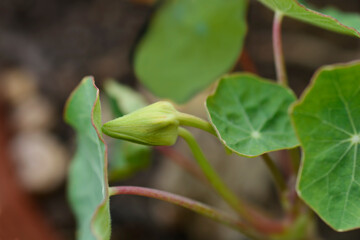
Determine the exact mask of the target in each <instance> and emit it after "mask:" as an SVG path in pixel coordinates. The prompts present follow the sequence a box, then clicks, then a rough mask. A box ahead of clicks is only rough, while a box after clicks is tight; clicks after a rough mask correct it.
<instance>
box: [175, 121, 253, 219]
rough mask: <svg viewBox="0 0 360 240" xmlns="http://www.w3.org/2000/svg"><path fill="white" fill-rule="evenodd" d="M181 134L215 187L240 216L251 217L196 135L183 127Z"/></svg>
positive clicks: (180, 130)
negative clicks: (202, 147)
mask: <svg viewBox="0 0 360 240" xmlns="http://www.w3.org/2000/svg"><path fill="white" fill-rule="evenodd" d="M179 136H181V137H182V138H184V140H185V141H186V142H187V144H188V145H189V147H190V149H191V151H192V153H193V154H194V157H195V159H196V161H197V163H198V164H199V166H200V168H201V169H202V171H203V172H204V174H205V176H206V177H207V179H208V180H209V182H210V183H211V185H212V186H213V187H214V189H215V190H216V191H217V192H218V193H219V194H220V196H222V197H223V198H224V200H225V201H226V202H227V203H228V204H229V205H230V206H231V207H232V208H234V209H235V210H236V211H237V212H238V213H239V214H240V216H242V217H244V219H249V216H247V215H248V212H247V211H246V209H245V207H244V204H242V202H241V201H240V200H239V199H238V198H237V197H236V195H235V194H234V193H233V192H232V191H231V190H230V189H229V188H228V187H227V186H226V185H225V183H224V182H223V181H222V180H221V179H220V177H219V175H218V174H217V173H216V172H215V170H214V169H213V167H212V166H211V165H210V163H209V162H208V160H207V159H206V157H205V155H204V153H203V152H202V150H201V148H200V146H199V145H198V143H197V142H196V140H195V138H194V136H193V135H192V134H191V133H190V132H189V131H188V130H186V129H184V128H181V127H180V128H179Z"/></svg>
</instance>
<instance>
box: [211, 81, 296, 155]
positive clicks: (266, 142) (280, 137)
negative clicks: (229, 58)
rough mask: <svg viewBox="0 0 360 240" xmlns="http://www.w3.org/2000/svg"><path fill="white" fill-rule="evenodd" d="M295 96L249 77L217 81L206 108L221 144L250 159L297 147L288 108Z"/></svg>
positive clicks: (273, 85)
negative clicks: (217, 83)
mask: <svg viewBox="0 0 360 240" xmlns="http://www.w3.org/2000/svg"><path fill="white" fill-rule="evenodd" d="M295 100H296V97H295V96H294V94H293V93H292V92H291V90H289V89H287V88H284V87H282V86H280V85H277V84H274V83H272V82H270V81H267V80H264V79H261V78H259V77H256V76H254V75H250V74H236V75H230V76H226V77H224V78H223V79H221V81H220V83H219V85H218V88H217V90H216V92H215V93H214V95H212V96H209V97H208V99H207V101H206V106H207V109H208V112H209V116H210V119H211V122H212V123H213V125H214V127H215V128H216V129H217V131H218V133H219V136H220V138H221V140H222V141H223V143H224V144H225V145H226V146H228V147H229V148H230V149H232V150H233V151H235V152H237V153H239V154H241V155H245V156H249V157H254V156H258V155H261V154H263V153H266V152H270V151H275V150H279V149H285V148H293V147H296V146H297V145H298V141H297V139H296V136H295V133H294V131H293V129H292V126H291V123H290V117H289V115H288V108H289V106H290V104H291V103H293V102H294V101H295Z"/></svg>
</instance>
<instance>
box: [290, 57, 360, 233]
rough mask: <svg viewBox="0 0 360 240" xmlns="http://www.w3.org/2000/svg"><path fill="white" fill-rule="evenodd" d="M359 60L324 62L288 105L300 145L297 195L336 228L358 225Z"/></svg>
mask: <svg viewBox="0 0 360 240" xmlns="http://www.w3.org/2000/svg"><path fill="white" fill-rule="evenodd" d="M359 109H360V62H356V63H350V64H348V65H336V66H329V67H325V68H323V69H321V70H320V71H319V72H318V73H317V74H316V75H315V77H314V79H313V82H312V84H311V85H310V86H309V88H308V89H307V90H306V92H305V94H304V96H303V97H302V98H301V100H300V101H299V103H297V104H296V105H295V106H294V108H293V113H292V118H293V121H294V124H295V127H296V132H297V134H298V136H299V138H300V142H301V144H302V146H303V149H304V157H303V165H302V168H301V171H300V178H299V182H298V193H299V195H300V196H301V198H302V199H304V201H305V202H306V203H307V204H308V205H310V207H312V208H313V209H314V210H315V211H316V212H317V213H318V214H319V216H320V217H321V218H322V219H324V220H325V221H326V222H327V223H328V224H329V225H330V226H332V227H333V228H335V229H336V230H339V231H345V230H349V229H353V228H358V227H360V207H359V204H360V154H359V153H360V149H359V147H358V145H359V143H360V111H359Z"/></svg>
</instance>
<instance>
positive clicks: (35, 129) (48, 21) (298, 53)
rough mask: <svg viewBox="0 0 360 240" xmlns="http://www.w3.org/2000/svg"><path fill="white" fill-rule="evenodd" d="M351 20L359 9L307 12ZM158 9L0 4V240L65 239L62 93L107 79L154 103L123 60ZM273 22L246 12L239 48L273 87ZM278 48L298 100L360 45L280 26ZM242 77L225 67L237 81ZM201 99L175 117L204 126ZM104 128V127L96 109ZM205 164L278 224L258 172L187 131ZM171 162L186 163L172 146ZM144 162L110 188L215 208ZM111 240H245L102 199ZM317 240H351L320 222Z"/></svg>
mask: <svg viewBox="0 0 360 240" xmlns="http://www.w3.org/2000/svg"><path fill="white" fill-rule="evenodd" d="M309 2H311V3H312V4H314V5H315V6H318V7H322V6H325V5H328V4H331V5H333V6H336V7H338V8H340V9H341V10H343V11H351V12H358V13H359V12H360V2H359V1H358V0H347V1H342V0H332V1H328V0H312V1H309ZM155 9H156V5H154V4H152V1H147V0H133V1H131V0H101V1H100V0H71V1H70V0H61V1H60V0H47V1H45V0H1V1H0V240H10V239H18V240H25V239H26V240H32V239H36V240H42V239H44V240H45V239H46V240H53V239H56V240H63V239H66V240H67V239H70V240H71V239H75V220H74V216H73V215H72V212H71V210H70V207H69V204H68V202H67V198H66V175H67V169H68V166H69V162H70V161H71V156H72V154H73V152H74V148H75V146H74V132H73V131H72V130H71V129H70V128H69V127H68V126H67V125H66V124H65V123H64V122H63V120H62V113H63V108H64V104H65V101H66V99H67V97H68V96H69V94H70V92H71V91H72V90H73V89H74V87H75V86H76V85H77V84H78V83H79V82H80V80H81V79H82V78H83V77H84V76H86V75H93V76H94V77H95V80H96V83H97V85H98V86H99V87H100V88H101V87H102V86H103V83H104V81H105V80H106V79H108V78H114V79H116V80H117V81H118V82H121V83H123V84H126V85H128V86H130V87H132V88H134V89H137V90H139V91H140V92H142V93H143V94H144V96H145V97H146V99H147V100H148V101H149V102H152V101H155V98H154V97H153V96H151V94H149V93H148V91H147V90H146V89H145V88H144V87H142V86H141V84H140V83H139V82H138V80H137V79H136V77H135V75H134V72H133V66H132V61H131V59H132V58H131V56H132V52H133V49H134V47H135V46H136V43H137V40H138V39H139V38H140V37H141V35H142V34H143V32H144V31H145V30H146V23H147V22H148V21H149V19H150V18H151V14H152V13H153V12H154V10H155ZM272 17H273V13H272V12H271V11H270V10H268V9H266V8H265V7H264V6H263V5H261V4H260V3H258V2H257V1H255V0H252V1H250V6H249V12H248V17H247V19H248V26H249V30H248V35H247V37H246V43H245V47H244V49H245V51H246V56H245V58H246V59H248V60H246V61H245V62H246V63H247V68H248V70H249V69H253V70H255V69H256V71H257V72H258V74H260V75H261V76H263V77H266V78H270V79H275V71H274V65H273V55H272V42H271V27H272ZM283 43H284V52H285V58H286V61H287V69H288V75H289V79H290V85H291V87H292V88H293V89H294V91H295V92H296V93H297V94H298V95H299V94H300V93H301V92H302V91H303V89H304V88H305V87H306V85H307V84H308V82H309V80H310V78H311V76H312V75H313V73H314V71H315V70H316V69H317V68H319V67H320V66H322V65H326V64H333V63H338V62H347V61H351V60H355V59H359V58H360V41H359V39H356V38H354V37H350V36H345V35H340V34H336V33H332V32H329V31H326V30H322V29H320V28H316V27H313V26H310V25H308V24H304V23H301V22H298V21H295V20H292V19H289V18H286V19H285V20H284V24H283ZM242 67H244V66H243V65H239V66H235V69H236V70H239V71H241V70H242ZM209 91H211V88H210V89H207V90H205V91H204V92H203V93H200V94H199V95H198V96H196V97H195V98H194V99H193V100H191V101H190V102H189V103H187V104H186V105H183V106H180V109H181V110H182V111H185V112H188V113H192V114H195V115H198V116H201V117H204V118H206V114H205V111H204V107H203V102H204V99H205V98H206V96H207V94H208V93H209ZM103 111H104V121H105V120H109V118H110V117H111V114H110V110H109V106H107V105H106V104H104V105H103ZM194 132H195V134H196V136H197V138H198V139H199V142H200V143H201V145H202V146H204V147H206V148H207V149H210V150H209V151H206V152H207V153H208V156H209V158H210V161H211V162H212V164H213V165H214V166H215V167H216V169H218V170H219V172H220V174H221V175H222V176H223V177H224V179H225V180H226V181H227V183H229V184H230V185H231V186H232V188H233V189H236V191H237V192H238V194H240V195H242V196H244V197H245V198H247V199H249V200H250V201H253V202H255V203H257V204H259V205H260V206H263V207H265V208H268V209H270V211H271V212H274V213H276V212H277V211H278V206H277V205H276V197H275V190H274V188H273V186H272V182H271V179H270V177H269V175H268V173H267V170H266V169H265V166H264V165H263V163H262V162H261V161H257V159H240V158H239V157H236V156H226V155H225V154H224V153H223V148H222V147H221V146H219V144H218V142H217V141H216V140H215V139H212V138H209V136H208V135H206V134H203V133H200V132H197V131H194ZM175 148H176V149H177V150H176V151H180V152H182V153H183V154H184V155H185V156H189V157H190V154H189V152H188V149H187V148H186V145H185V144H184V143H183V142H181V141H179V143H177V145H176V146H175ZM168 156H169V154H163V153H162V152H161V151H154V152H153V153H152V155H151V163H150V164H149V166H148V167H147V168H145V169H142V170H141V171H139V172H137V173H136V174H134V175H132V176H131V177H129V178H127V179H123V180H118V181H117V182H116V181H115V183H113V184H121V185H135V186H146V187H154V188H158V189H163V190H168V191H170V192H174V193H178V194H183V195H185V196H188V197H192V198H195V199H197V200H200V201H204V202H207V203H209V204H211V205H214V206H217V207H219V208H223V209H226V206H224V205H223V203H222V202H221V201H220V200H219V199H218V197H217V196H216V195H214V194H213V193H212V191H211V190H210V189H209V188H207V187H205V186H204V185H202V183H200V182H198V181H196V179H194V178H193V177H192V176H191V175H189V174H188V173H186V172H185V171H183V170H182V169H181V168H180V167H179V166H178V165H176V164H174V163H173V162H172V161H169V159H168ZM111 215H112V228H113V230H112V232H113V234H112V239H124V240H143V239H144V240H145V239H146V240H151V239H154V240H155V239H156V240H162V239H166V240H171V239H174V240H175V239H179V240H180V239H183V240H187V239H199V240H202V239H207V240H215V239H226V240H228V239H230V240H232V239H234V240H235V239H238V240H239V239H245V238H243V237H242V236H241V235H240V234H238V233H236V232H234V231H232V230H229V229H227V228H225V227H222V226H219V225H218V224H216V223H213V222H212V221H210V220H208V219H204V218H203V217H198V216H196V215H195V214H193V213H191V212H189V211H187V210H183V209H180V208H178V207H174V206H172V205H169V204H166V203H162V202H158V201H157V200H151V199H146V198H141V197H133V196H121V197H115V198H113V199H111ZM319 226H320V232H321V235H322V237H323V239H337V240H340V239H359V238H360V232H359V231H352V232H348V233H342V234H338V233H335V232H334V231H332V230H331V229H329V228H328V227H327V226H325V225H324V224H323V223H322V222H321V221H319Z"/></svg>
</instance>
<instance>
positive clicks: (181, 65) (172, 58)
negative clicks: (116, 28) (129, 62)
mask: <svg viewBox="0 0 360 240" xmlns="http://www.w3.org/2000/svg"><path fill="white" fill-rule="evenodd" d="M246 7H247V1H246V0H226V1H224V0H196V1H194V0H181V1H178V0H167V1H164V3H163V5H162V6H161V7H160V8H159V9H158V11H157V12H156V14H155V16H153V19H152V21H151V23H150V26H149V29H148V31H147V33H146V34H145V36H144V38H143V39H142V40H141V42H140V44H139V46H138V47H137V50H136V53H135V72H136V75H137V76H138V77H139V79H140V81H141V82H142V83H143V84H144V85H145V86H146V87H147V88H149V90H151V91H152V92H153V93H154V94H155V95H157V96H159V97H161V98H169V99H171V100H174V101H176V102H178V103H184V102H185V101H187V100H189V99H190V98H191V97H192V96H194V94H196V93H197V92H199V91H201V90H203V89H204V88H206V87H207V86H208V85H209V84H211V83H212V82H213V81H215V80H216V79H217V78H218V77H219V76H221V75H222V74H224V73H226V72H227V71H229V70H230V69H231V67H232V66H233V65H234V63H235V62H236V60H237V58H238V56H239V54H240V52H241V50H242V45H243V41H244V36H245V33H246V21H245V11H246Z"/></svg>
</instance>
